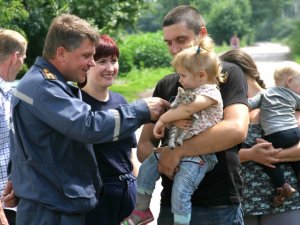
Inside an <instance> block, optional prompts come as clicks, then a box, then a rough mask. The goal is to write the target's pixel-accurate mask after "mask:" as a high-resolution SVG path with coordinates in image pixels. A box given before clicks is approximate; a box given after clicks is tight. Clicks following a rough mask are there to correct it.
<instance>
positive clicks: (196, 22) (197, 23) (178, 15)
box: [163, 5, 205, 35]
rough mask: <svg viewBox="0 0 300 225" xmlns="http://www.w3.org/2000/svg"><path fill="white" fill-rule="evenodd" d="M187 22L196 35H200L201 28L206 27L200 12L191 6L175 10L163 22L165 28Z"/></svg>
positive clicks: (179, 7)
mask: <svg viewBox="0 0 300 225" xmlns="http://www.w3.org/2000/svg"><path fill="white" fill-rule="evenodd" d="M180 22H185V23H186V26H187V27H188V28H189V29H191V30H193V31H194V33H195V35H198V34H199V33H200V30H201V27H205V21H204V19H203V17H202V16H201V14H200V12H199V11H198V10H197V9H196V8H194V7H192V6H189V5H180V6H177V7H175V8H173V9H172V10H171V11H170V12H168V13H167V15H166V16H165V17H164V20H163V27H167V26H171V25H174V24H177V23H180Z"/></svg>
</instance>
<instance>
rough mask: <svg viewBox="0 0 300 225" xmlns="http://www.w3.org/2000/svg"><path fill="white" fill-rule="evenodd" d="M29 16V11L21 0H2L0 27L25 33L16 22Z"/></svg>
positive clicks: (0, 4) (0, 3) (0, 1)
mask: <svg viewBox="0 0 300 225" xmlns="http://www.w3.org/2000/svg"><path fill="white" fill-rule="evenodd" d="M27 18H28V12H27V11H26V10H25V8H24V6H23V4H22V1H21V0H11V1H7V0H0V27H2V28H8V29H13V30H17V31H19V32H20V33H22V34H23V35H25V33H24V32H23V30H22V29H20V28H19V27H18V26H17V24H16V22H17V21H22V20H26V19H27Z"/></svg>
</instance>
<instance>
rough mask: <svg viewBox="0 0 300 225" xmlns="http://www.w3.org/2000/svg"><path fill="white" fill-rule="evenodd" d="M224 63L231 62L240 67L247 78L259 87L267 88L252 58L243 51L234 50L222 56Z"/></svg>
mask: <svg viewBox="0 0 300 225" xmlns="http://www.w3.org/2000/svg"><path fill="white" fill-rule="evenodd" d="M220 59H221V60H222V61H226V62H231V63H233V64H236V65H237V66H239V67H240V68H241V69H242V71H243V72H244V74H245V75H246V76H249V77H252V78H253V79H255V80H256V81H257V83H258V84H259V86H261V87H262V88H266V85H265V83H264V81H263V80H262V79H261V78H260V73H259V71H258V70H257V66H256V64H255V62H254V61H253V59H252V58H251V56H250V55H249V54H247V53H246V52H245V51H243V50H241V49H232V50H229V51H228V52H225V53H224V54H222V55H221V56H220Z"/></svg>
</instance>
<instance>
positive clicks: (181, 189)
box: [172, 157, 208, 225]
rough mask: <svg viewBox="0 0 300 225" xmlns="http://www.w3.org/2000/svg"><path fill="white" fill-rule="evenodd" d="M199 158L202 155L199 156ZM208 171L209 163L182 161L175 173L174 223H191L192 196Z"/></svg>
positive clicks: (173, 189)
mask: <svg viewBox="0 0 300 225" xmlns="http://www.w3.org/2000/svg"><path fill="white" fill-rule="evenodd" d="M199 160H201V159H200V157H199ZM207 171H208V164H206V163H200V161H198V163H197V162H188V161H184V160H183V161H181V162H180V169H179V171H178V172H177V174H176V175H175V178H174V183H173V188H172V212H173V213H174V224H182V225H183V224H190V220H191V212H192V204H191V196H192V194H193V193H194V191H195V190H196V189H197V188H198V185H199V183H200V182H201V181H202V180H203V177H204V175H205V173H206V172H207Z"/></svg>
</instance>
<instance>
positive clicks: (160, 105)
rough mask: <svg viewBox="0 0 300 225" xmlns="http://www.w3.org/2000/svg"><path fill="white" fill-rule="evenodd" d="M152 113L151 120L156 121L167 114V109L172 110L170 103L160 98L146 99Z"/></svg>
mask: <svg viewBox="0 0 300 225" xmlns="http://www.w3.org/2000/svg"><path fill="white" fill-rule="evenodd" d="M143 100H144V101H145V102H146V104H147V106H148V108H149V111H150V113H151V120H153V121H156V120H158V118H159V117H160V116H161V115H162V114H163V113H164V112H165V110H166V109H168V108H170V103H169V102H168V101H166V100H163V99H161V98H158V97H152V98H144V99H143Z"/></svg>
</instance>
